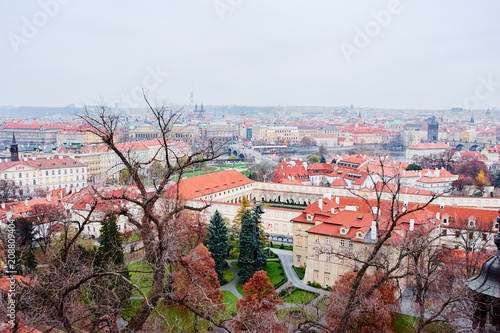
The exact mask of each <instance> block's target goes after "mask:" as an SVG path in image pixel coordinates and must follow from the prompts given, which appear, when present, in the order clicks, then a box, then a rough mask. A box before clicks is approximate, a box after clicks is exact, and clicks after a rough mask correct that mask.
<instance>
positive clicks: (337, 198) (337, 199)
mask: <svg viewBox="0 0 500 333" xmlns="http://www.w3.org/2000/svg"><path fill="white" fill-rule="evenodd" d="M335 203H336V204H337V205H338V204H340V198H339V197H335Z"/></svg>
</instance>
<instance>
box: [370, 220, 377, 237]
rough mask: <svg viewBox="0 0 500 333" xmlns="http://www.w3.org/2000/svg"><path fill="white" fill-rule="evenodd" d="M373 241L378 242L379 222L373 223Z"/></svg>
mask: <svg viewBox="0 0 500 333" xmlns="http://www.w3.org/2000/svg"><path fill="white" fill-rule="evenodd" d="M371 239H372V241H376V240H377V222H375V221H372V232H371Z"/></svg>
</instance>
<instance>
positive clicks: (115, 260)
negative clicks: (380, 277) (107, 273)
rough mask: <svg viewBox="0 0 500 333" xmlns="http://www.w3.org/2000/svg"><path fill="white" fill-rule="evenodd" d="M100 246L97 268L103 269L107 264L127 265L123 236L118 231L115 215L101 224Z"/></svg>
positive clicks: (96, 261)
mask: <svg viewBox="0 0 500 333" xmlns="http://www.w3.org/2000/svg"><path fill="white" fill-rule="evenodd" d="M99 244H100V245H99V248H98V250H97V255H96V259H95V266H97V267H103V266H105V265H106V264H114V265H123V264H124V263H125V258H124V255H123V248H122V240H121V235H120V232H119V231H118V225H117V224H116V216H115V215H111V216H110V217H108V218H105V219H104V220H103V221H102V222H101V236H100V237H99Z"/></svg>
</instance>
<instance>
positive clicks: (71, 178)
mask: <svg viewBox="0 0 500 333" xmlns="http://www.w3.org/2000/svg"><path fill="white" fill-rule="evenodd" d="M0 179H2V180H12V181H14V184H15V185H16V186H19V187H20V189H22V191H23V193H24V194H26V193H32V192H34V191H35V189H42V190H45V191H51V190H56V189H60V188H64V189H66V191H67V192H69V191H70V190H76V191H78V190H81V189H82V188H84V187H85V186H87V165H85V164H83V163H80V162H78V161H76V160H74V159H72V158H69V157H62V156H60V157H47V158H32V159H28V158H25V159H21V160H19V161H11V160H4V161H2V162H0Z"/></svg>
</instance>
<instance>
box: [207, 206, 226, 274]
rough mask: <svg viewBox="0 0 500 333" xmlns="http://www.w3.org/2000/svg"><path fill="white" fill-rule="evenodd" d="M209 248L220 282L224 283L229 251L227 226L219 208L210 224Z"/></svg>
mask: <svg viewBox="0 0 500 333" xmlns="http://www.w3.org/2000/svg"><path fill="white" fill-rule="evenodd" d="M208 249H209V251H210V253H211V254H212V258H213V259H214V261H215V272H216V273H217V277H218V278H219V283H220V284H222V281H223V279H224V276H223V271H224V259H225V258H226V252H227V226H226V224H225V223H224V220H223V219H222V216H221V215H220V213H219V211H218V210H216V211H215V213H214V215H213V216H212V218H211V219H210V225H209V226H208Z"/></svg>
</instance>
